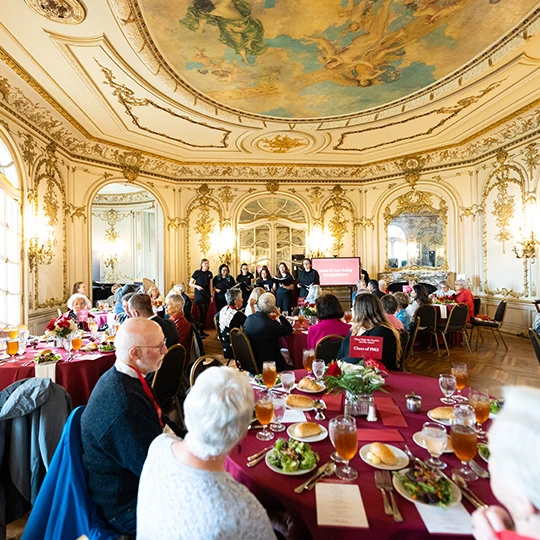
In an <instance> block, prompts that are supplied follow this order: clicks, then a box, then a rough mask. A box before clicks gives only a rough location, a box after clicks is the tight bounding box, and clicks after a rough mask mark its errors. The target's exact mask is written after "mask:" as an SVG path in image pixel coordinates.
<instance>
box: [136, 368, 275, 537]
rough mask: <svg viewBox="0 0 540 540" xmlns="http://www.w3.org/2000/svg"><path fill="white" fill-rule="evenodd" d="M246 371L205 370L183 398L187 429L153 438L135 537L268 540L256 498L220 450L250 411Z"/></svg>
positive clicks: (230, 443)
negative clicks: (181, 436)
mask: <svg viewBox="0 0 540 540" xmlns="http://www.w3.org/2000/svg"><path fill="white" fill-rule="evenodd" d="M253 406H254V400H253V389H252V388H251V385H250V383H249V379H248V377H247V376H246V374H244V373H241V372H239V371H237V370H235V369H232V368H227V367H212V368H209V369H207V370H206V371H204V372H203V373H202V374H201V375H200V376H199V377H198V378H197V380H196V382H195V385H194V386H193V388H192V389H191V390H190V392H189V394H188V395H187V397H186V400H185V402H184V415H185V422H186V427H187V429H188V433H187V435H186V437H185V438H184V439H183V440H182V439H179V438H178V437H174V436H171V435H160V436H159V437H158V438H157V439H156V440H155V441H154V442H153V443H152V444H151V445H150V449H149V451H148V457H147V459H146V461H145V463H144V467H143V471H142V474H141V482H140V486H139V497H138V502H137V539H138V540H150V539H154V538H167V539H168V540H181V539H188V540H193V539H205V540H210V539H212V538H241V539H243V540H251V539H253V540H267V539H275V535H274V532H273V530H272V525H271V523H270V519H269V518H268V515H267V513H266V511H265V509H264V508H263V507H262V506H261V504H260V503H259V501H258V500H257V499H256V498H255V496H254V495H252V494H251V493H250V492H249V490H248V489H247V488H246V487H244V486H243V485H242V484H240V483H238V482H236V481H235V480H234V479H233V478H232V477H231V476H230V475H229V473H227V472H225V459H226V457H227V454H228V453H229V452H230V451H231V450H232V449H233V448H234V447H235V446H236V445H237V444H238V443H239V442H240V440H242V438H243V437H244V436H245V434H246V432H247V429H248V425H249V423H250V421H251V418H252V415H253Z"/></svg>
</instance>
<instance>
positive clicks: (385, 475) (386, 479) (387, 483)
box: [381, 471, 403, 522]
mask: <svg viewBox="0 0 540 540" xmlns="http://www.w3.org/2000/svg"><path fill="white" fill-rule="evenodd" d="M381 476H382V479H383V483H384V489H385V490H386V491H388V493H389V494H390V500H391V501H392V514H393V515H394V521H397V522H401V521H403V516H402V515H401V513H400V511H399V508H398V507H397V504H396V500H395V499H394V486H392V478H391V477H390V472H389V471H381Z"/></svg>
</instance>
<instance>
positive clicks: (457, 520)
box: [415, 503, 473, 534]
mask: <svg viewBox="0 0 540 540" xmlns="http://www.w3.org/2000/svg"><path fill="white" fill-rule="evenodd" d="M415 506H416V509H417V510H418V513H419V514H420V517H421V518H422V520H423V522H424V525H425V526H426V529H427V530H428V532H429V533H430V534H437V533H441V534H472V533H473V529H472V518H471V516H470V514H469V512H467V510H465V507H464V506H463V504H461V503H459V504H454V505H452V506H448V507H447V508H441V507H440V506H433V505H428V504H418V503H415Z"/></svg>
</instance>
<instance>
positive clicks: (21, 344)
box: [17, 337, 26, 358]
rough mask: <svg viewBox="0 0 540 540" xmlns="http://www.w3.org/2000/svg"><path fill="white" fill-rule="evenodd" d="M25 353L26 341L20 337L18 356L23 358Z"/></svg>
mask: <svg viewBox="0 0 540 540" xmlns="http://www.w3.org/2000/svg"><path fill="white" fill-rule="evenodd" d="M25 352H26V339H21V338H20V337H19V348H18V350H17V356H19V357H21V358H22V357H23V356H24V353H25Z"/></svg>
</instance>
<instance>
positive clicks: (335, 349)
mask: <svg viewBox="0 0 540 540" xmlns="http://www.w3.org/2000/svg"><path fill="white" fill-rule="evenodd" d="M342 341H343V336H338V335H337V334H329V335H327V336H324V337H323V338H322V339H320V340H319V341H318V343H317V345H315V358H322V359H323V360H324V363H325V364H329V363H330V362H331V361H332V360H337V357H338V353H339V349H340V347H341V342H342Z"/></svg>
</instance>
